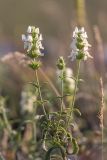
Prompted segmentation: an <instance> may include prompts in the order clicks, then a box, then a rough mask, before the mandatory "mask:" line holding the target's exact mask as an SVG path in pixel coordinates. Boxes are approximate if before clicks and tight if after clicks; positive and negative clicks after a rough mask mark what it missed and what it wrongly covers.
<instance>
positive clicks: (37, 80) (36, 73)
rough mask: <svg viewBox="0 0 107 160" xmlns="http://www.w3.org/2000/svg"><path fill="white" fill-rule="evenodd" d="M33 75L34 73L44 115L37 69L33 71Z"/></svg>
mask: <svg viewBox="0 0 107 160" xmlns="http://www.w3.org/2000/svg"><path fill="white" fill-rule="evenodd" d="M35 75H36V82H37V86H38V93H39V97H40V100H41V103H42V108H43V112H44V115H46V111H45V106H44V102H43V98H42V94H41V89H40V82H39V78H38V72H37V70H36V71H35Z"/></svg>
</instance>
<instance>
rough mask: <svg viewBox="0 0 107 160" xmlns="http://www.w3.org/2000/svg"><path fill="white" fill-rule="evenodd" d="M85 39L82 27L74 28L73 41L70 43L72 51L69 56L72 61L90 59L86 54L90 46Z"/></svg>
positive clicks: (85, 35)
mask: <svg viewBox="0 0 107 160" xmlns="http://www.w3.org/2000/svg"><path fill="white" fill-rule="evenodd" d="M87 38H88V36H87V33H86V32H85V30H84V28H83V27H82V28H81V29H78V28H77V27H76V28H75V30H74V32H73V41H72V43H71V49H72V51H71V54H70V56H69V58H71V60H72V61H74V60H75V59H78V60H87V58H92V56H91V55H90V54H89V52H88V51H89V47H91V45H90V44H89V43H88V41H87Z"/></svg>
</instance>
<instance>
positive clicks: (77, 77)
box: [67, 60, 81, 127]
mask: <svg viewBox="0 0 107 160" xmlns="http://www.w3.org/2000/svg"><path fill="white" fill-rule="evenodd" d="M80 62H81V60H79V61H77V75H76V79H75V88H74V94H73V99H72V104H71V110H70V118H69V119H68V121H67V127H68V126H69V123H70V120H71V117H72V111H73V108H74V105H75V99H76V91H77V86H78V81H79V72H80Z"/></svg>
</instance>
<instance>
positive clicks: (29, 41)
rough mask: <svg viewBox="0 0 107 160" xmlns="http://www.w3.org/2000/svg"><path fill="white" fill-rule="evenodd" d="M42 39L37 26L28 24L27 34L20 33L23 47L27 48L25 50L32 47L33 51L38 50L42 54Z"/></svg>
mask: <svg viewBox="0 0 107 160" xmlns="http://www.w3.org/2000/svg"><path fill="white" fill-rule="evenodd" d="M34 33H35V34H34ZM42 40H43V38H42V34H40V32H39V28H35V27H34V26H28V29H27V35H24V34H22V41H23V42H24V49H27V52H29V51H30V50H31V49H33V51H38V53H39V54H41V55H42V53H41V49H44V48H43V46H42V43H41V41H42Z"/></svg>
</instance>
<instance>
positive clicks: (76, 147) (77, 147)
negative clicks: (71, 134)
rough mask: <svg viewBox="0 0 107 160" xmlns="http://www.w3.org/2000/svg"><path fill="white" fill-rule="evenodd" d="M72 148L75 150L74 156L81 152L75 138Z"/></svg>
mask: <svg viewBox="0 0 107 160" xmlns="http://www.w3.org/2000/svg"><path fill="white" fill-rule="evenodd" d="M72 148H73V153H72V154H77V153H78V151H79V146H78V143H77V141H76V139H75V138H72Z"/></svg>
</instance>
